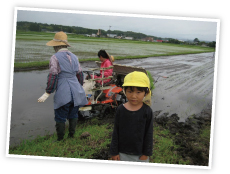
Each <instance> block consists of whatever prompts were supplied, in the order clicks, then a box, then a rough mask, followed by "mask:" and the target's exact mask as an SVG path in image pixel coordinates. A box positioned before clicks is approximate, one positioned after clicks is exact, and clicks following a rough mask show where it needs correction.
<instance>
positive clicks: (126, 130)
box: [110, 103, 153, 156]
mask: <svg viewBox="0 0 230 174" xmlns="http://www.w3.org/2000/svg"><path fill="white" fill-rule="evenodd" d="M152 149H153V112H152V109H151V108H150V107H149V106H148V105H146V104H145V103H143V106H142V107H141V108H140V109H139V110H137V111H129V110H127V109H126V108H125V107H124V106H123V105H120V106H119V107H118V108H117V112H116V116H115V122H114V130H113V135H112V142H111V146H110V154H111V155H112V156H115V155H118V154H119V152H121V153H126V154H129V155H146V156H151V155H152Z"/></svg>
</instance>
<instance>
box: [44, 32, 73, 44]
mask: <svg viewBox="0 0 230 174" xmlns="http://www.w3.org/2000/svg"><path fill="white" fill-rule="evenodd" d="M46 45H47V46H60V45H67V46H69V47H70V45H69V43H68V42H67V35H66V34H65V33H64V32H63V31H60V32H57V33H56V34H55V36H54V38H53V40H51V41H49V42H47V43H46Z"/></svg>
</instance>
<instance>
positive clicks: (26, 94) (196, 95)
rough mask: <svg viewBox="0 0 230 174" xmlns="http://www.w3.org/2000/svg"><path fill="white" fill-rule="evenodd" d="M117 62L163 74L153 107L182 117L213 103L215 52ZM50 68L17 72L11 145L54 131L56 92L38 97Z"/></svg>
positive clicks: (154, 73)
mask: <svg viewBox="0 0 230 174" xmlns="http://www.w3.org/2000/svg"><path fill="white" fill-rule="evenodd" d="M115 63H117V64H125V65H133V66H140V67H143V68H145V69H147V70H149V71H150V72H151V74H152V75H153V77H154V78H155V79H157V77H158V76H167V77H169V78H162V77H160V78H159V79H158V81H157V83H156V84H155V89H154V90H153V97H152V109H153V111H158V110H162V112H161V114H163V113H166V112H168V113H169V114H170V115H171V114H173V113H177V114H178V116H179V117H180V121H184V120H185V119H186V118H187V117H188V116H189V115H192V114H196V113H199V112H200V111H201V110H202V109H204V108H206V107H207V106H208V105H212V91H213V77H214V63H215V60H214V57H213V53H202V54H192V55H180V56H167V57H150V58H146V59H135V60H117V61H115ZM81 66H82V68H83V69H85V70H86V69H88V68H92V67H96V64H95V63H94V62H86V63H81ZM47 74H48V70H45V71H30V72H17V73H14V81H13V97H12V113H11V128H10V146H13V145H16V144H19V143H20V142H21V140H23V139H33V138H35V137H37V136H38V135H40V136H43V135H45V134H48V133H49V134H51V133H54V132H55V122H54V111H53V94H51V95H50V97H49V98H48V99H47V100H46V101H45V103H38V102H37V99H38V98H39V97H40V96H41V95H42V94H43V93H44V92H45V91H44V89H45V87H46V77H47Z"/></svg>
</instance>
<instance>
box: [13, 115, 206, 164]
mask: <svg viewBox="0 0 230 174" xmlns="http://www.w3.org/2000/svg"><path fill="white" fill-rule="evenodd" d="M67 130H68V128H66V135H65V140H64V141H61V142H53V141H54V140H56V139H57V136H56V133H55V134H53V135H47V136H44V137H40V136H39V137H37V138H36V139H34V140H30V141H29V140H25V141H24V142H22V143H21V144H20V145H19V146H15V147H10V148H9V154H16V155H32V156H49V157H64V158H80V159H93V157H94V155H95V154H99V153H100V152H101V151H102V152H107V153H108V151H109V148H108V147H109V145H110V143H111V138H112V137H111V133H112V131H113V125H112V124H111V123H102V122H101V121H100V120H98V119H96V118H93V119H91V120H89V121H86V122H83V123H79V124H78V125H77V128H76V133H75V138H73V139H71V138H67V134H68V131H67ZM83 132H89V133H90V136H89V137H87V138H86V139H81V138H80V136H81V134H82V133H83ZM153 134H154V135H153V139H154V146H153V155H152V156H151V157H150V163H162V164H181V165H190V164H191V163H192V162H191V161H189V158H186V159H185V158H183V157H182V155H181V154H179V153H178V151H177V149H178V148H180V146H179V145H176V144H175V143H174V137H175V136H176V135H172V134H171V133H170V131H169V130H167V129H166V128H163V127H162V126H160V125H157V124H154V132H153ZM209 139H210V125H207V126H205V127H203V129H202V131H201V133H200V135H199V136H198V139H197V141H196V142H194V143H196V144H197V150H202V152H203V151H208V149H209ZM108 160H110V159H108Z"/></svg>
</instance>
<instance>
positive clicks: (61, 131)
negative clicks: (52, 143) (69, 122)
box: [55, 122, 65, 141]
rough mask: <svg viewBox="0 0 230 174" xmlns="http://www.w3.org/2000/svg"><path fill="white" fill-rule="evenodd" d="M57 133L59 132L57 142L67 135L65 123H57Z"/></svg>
mask: <svg viewBox="0 0 230 174" xmlns="http://www.w3.org/2000/svg"><path fill="white" fill-rule="evenodd" d="M55 127H56V131H57V137H58V139H57V141H61V140H63V138H64V135H65V123H60V122H56V125H55Z"/></svg>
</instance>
